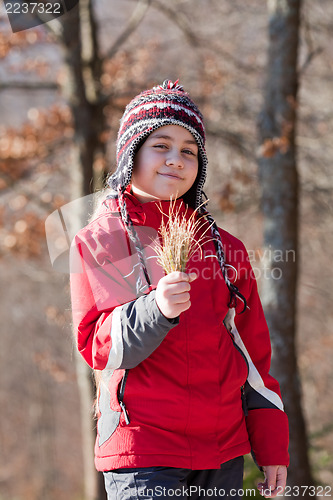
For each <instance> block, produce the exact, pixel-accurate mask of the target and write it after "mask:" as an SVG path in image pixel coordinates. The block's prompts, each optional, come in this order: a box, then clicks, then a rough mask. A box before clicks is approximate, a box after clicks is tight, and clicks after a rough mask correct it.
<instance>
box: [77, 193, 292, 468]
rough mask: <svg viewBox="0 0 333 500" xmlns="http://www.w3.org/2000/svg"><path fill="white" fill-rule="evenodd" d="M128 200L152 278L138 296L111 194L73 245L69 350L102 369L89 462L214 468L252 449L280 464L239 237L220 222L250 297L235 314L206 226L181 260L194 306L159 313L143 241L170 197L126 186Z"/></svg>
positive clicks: (265, 352) (272, 384) (264, 348)
mask: <svg viewBox="0 0 333 500" xmlns="http://www.w3.org/2000/svg"><path fill="white" fill-rule="evenodd" d="M177 203H178V205H179V206H180V204H181V203H182V202H181V201H178V202H177ZM126 204H127V210H128V213H129V215H130V218H131V220H132V221H133V223H134V227H135V229H136V230H137V232H138V235H139V238H140V241H141V242H142V244H143V246H144V253H145V258H146V262H147V268H148V271H149V275H150V278H151V283H152V287H151V288H150V289H146V291H145V294H144V295H142V296H141V297H136V294H135V282H136V276H137V271H138V269H139V266H138V265H137V264H138V256H137V253H136V252H135V249H134V247H133V245H132V243H130V242H129V238H128V236H127V233H126V231H125V229H124V226H123V223H122V220H121V218H120V214H119V209H118V205H117V202H116V201H115V200H107V201H106V202H104V204H103V206H102V209H101V210H100V212H99V215H98V216H97V218H95V220H94V221H93V222H91V223H90V224H88V226H86V227H85V228H84V229H82V230H81V231H80V232H79V233H78V235H77V236H76V237H75V240H74V243H73V245H72V250H71V293H72V308H73V324H74V330H75V332H76V334H77V342H78V349H79V351H80V352H81V354H82V356H83V357H84V359H85V360H86V361H87V363H88V364H89V365H90V366H91V367H93V368H94V369H96V370H101V376H102V382H101V384H100V392H99V413H98V424H97V430H98V435H97V439H96V445H95V464H96V467H97V469H98V470H103V471H107V470H112V469H115V468H121V467H151V466H168V467H182V468H188V469H214V468H219V467H220V464H221V463H223V462H225V461H227V460H230V459H232V458H235V457H238V456H240V455H243V454H246V453H249V452H250V451H251V449H252V452H253V454H254V456H255V458H256V461H257V463H258V464H259V465H288V460H289V459H288V451H287V447H288V422H287V417H286V414H285V413H284V411H283V405H282V402H281V399H280V392H279V386H278V383H277V381H276V380H275V379H273V378H272V377H271V376H270V375H269V373H268V372H269V368H270V357H271V348H270V340H269V333H268V329H267V325H266V321H265V318H264V314H263V311H262V307H261V304H260V299H259V296H258V292H257V286H256V282H255V279H254V277H253V273H252V269H251V265H250V262H249V259H248V256H247V252H246V250H245V248H244V245H243V244H242V243H241V242H240V241H239V240H238V239H236V238H234V237H233V236H232V235H230V234H229V233H227V232H226V231H223V230H220V233H221V238H222V241H223V243H224V249H225V255H226V262H227V264H228V265H229V266H230V267H229V269H230V271H231V273H232V274H230V277H232V280H233V281H234V283H235V284H236V285H237V286H238V288H239V291H240V292H241V293H242V294H243V296H244V297H245V298H246V300H247V306H248V308H247V309H246V311H245V312H244V313H243V314H240V312H241V311H242V309H243V304H242V302H241V301H240V300H239V301H238V302H239V303H238V306H237V311H236V315H235V314H234V313H235V311H234V310H233V309H232V310H229V309H228V305H227V304H228V300H229V291H228V289H227V286H226V284H225V281H224V279H223V276H222V273H221V270H220V269H219V264H218V261H217V259H216V257H215V248H214V244H213V242H212V241H211V240H210V237H209V236H207V238H206V240H205V242H204V244H203V247H202V254H200V252H199V250H197V251H196V252H195V253H194V255H193V256H192V258H191V260H190V262H189V264H188V268H187V270H188V271H189V272H190V271H196V272H197V274H198V275H199V278H198V279H196V280H195V281H194V282H193V283H191V292H190V294H191V304H192V305H191V307H190V309H189V310H187V311H185V312H183V313H182V314H181V315H180V317H179V318H176V319H174V320H168V319H167V318H165V317H164V316H163V315H162V313H161V312H160V311H159V309H158V307H157V305H156V302H155V291H154V289H155V288H156V286H157V283H158V280H159V279H160V278H161V277H162V276H163V274H164V272H163V271H162V269H161V268H160V266H159V265H158V264H157V262H156V258H155V253H154V250H153V248H152V244H151V243H152V238H154V237H156V235H157V230H158V228H159V227H160V223H161V218H162V214H161V207H160V205H161V206H162V212H164V213H168V210H169V202H159V203H156V202H148V203H145V204H140V202H139V201H138V200H137V199H136V198H134V197H133V196H132V195H130V194H127V195H126ZM181 210H182V211H183V206H182V205H181ZM189 213H191V211H189ZM206 227H207V226H206V225H205V226H204V227H203V229H202V231H203V230H204V228H206ZM207 234H208V233H207ZM199 236H200V235H199ZM199 236H198V237H199ZM238 309H239V311H238ZM234 316H235V317H234Z"/></svg>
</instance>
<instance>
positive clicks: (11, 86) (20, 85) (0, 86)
mask: <svg viewBox="0 0 333 500" xmlns="http://www.w3.org/2000/svg"><path fill="white" fill-rule="evenodd" d="M22 89H23V90H58V89H59V85H58V84H57V83H56V82H26V81H25V82H16V81H12V82H11V81H6V82H0V91H1V90H22Z"/></svg>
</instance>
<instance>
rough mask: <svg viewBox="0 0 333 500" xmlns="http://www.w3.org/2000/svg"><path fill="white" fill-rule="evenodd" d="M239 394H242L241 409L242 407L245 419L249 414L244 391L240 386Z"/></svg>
mask: <svg viewBox="0 0 333 500" xmlns="http://www.w3.org/2000/svg"><path fill="white" fill-rule="evenodd" d="M241 393H242V407H243V412H244V415H245V416H246V417H247V416H248V414H249V412H248V410H247V404H246V396H245V389H244V386H243V385H242V387H241Z"/></svg>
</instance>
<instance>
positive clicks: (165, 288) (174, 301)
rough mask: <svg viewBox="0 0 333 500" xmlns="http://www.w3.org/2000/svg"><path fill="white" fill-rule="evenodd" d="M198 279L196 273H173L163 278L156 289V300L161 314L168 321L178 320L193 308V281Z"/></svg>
mask: <svg viewBox="0 0 333 500" xmlns="http://www.w3.org/2000/svg"><path fill="white" fill-rule="evenodd" d="M196 278H197V275H196V274H195V273H190V274H186V273H181V272H178V271H174V272H173V273H170V274H167V275H166V276H163V278H161V279H160V281H159V282H158V285H157V288H156V295H155V300H156V303H157V306H158V308H159V310H160V311H161V313H162V314H163V315H164V316H165V317H166V318H168V319H171V318H176V317H177V316H179V315H180V313H182V312H183V311H186V310H187V309H189V308H190V306H191V301H190V290H191V285H190V283H191V281H194V280H195V279H196Z"/></svg>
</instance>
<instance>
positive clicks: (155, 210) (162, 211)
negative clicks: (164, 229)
mask: <svg viewBox="0 0 333 500" xmlns="http://www.w3.org/2000/svg"><path fill="white" fill-rule="evenodd" d="M125 200H126V209H127V212H128V215H129V217H130V218H131V220H132V222H133V224H134V225H143V226H151V227H156V226H158V227H159V225H160V222H161V219H162V217H163V215H165V216H168V215H169V211H170V203H171V202H170V201H168V200H156V201H148V202H146V203H141V202H140V201H139V200H138V199H137V198H136V197H135V196H134V195H133V194H132V193H131V189H130V186H128V187H127V188H126V191H125ZM172 203H173V204H174V210H175V211H178V210H179V213H180V214H183V213H185V212H186V206H185V203H184V202H183V200H182V198H178V199H177V200H176V201H175V202H172ZM104 205H105V207H106V208H107V211H108V212H109V213H110V212H111V213H112V215H114V216H116V217H119V216H120V208H119V203H118V199H117V198H109V199H107V200H105V202H104ZM187 212H188V214H189V215H190V214H191V213H192V212H193V209H192V208H187Z"/></svg>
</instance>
